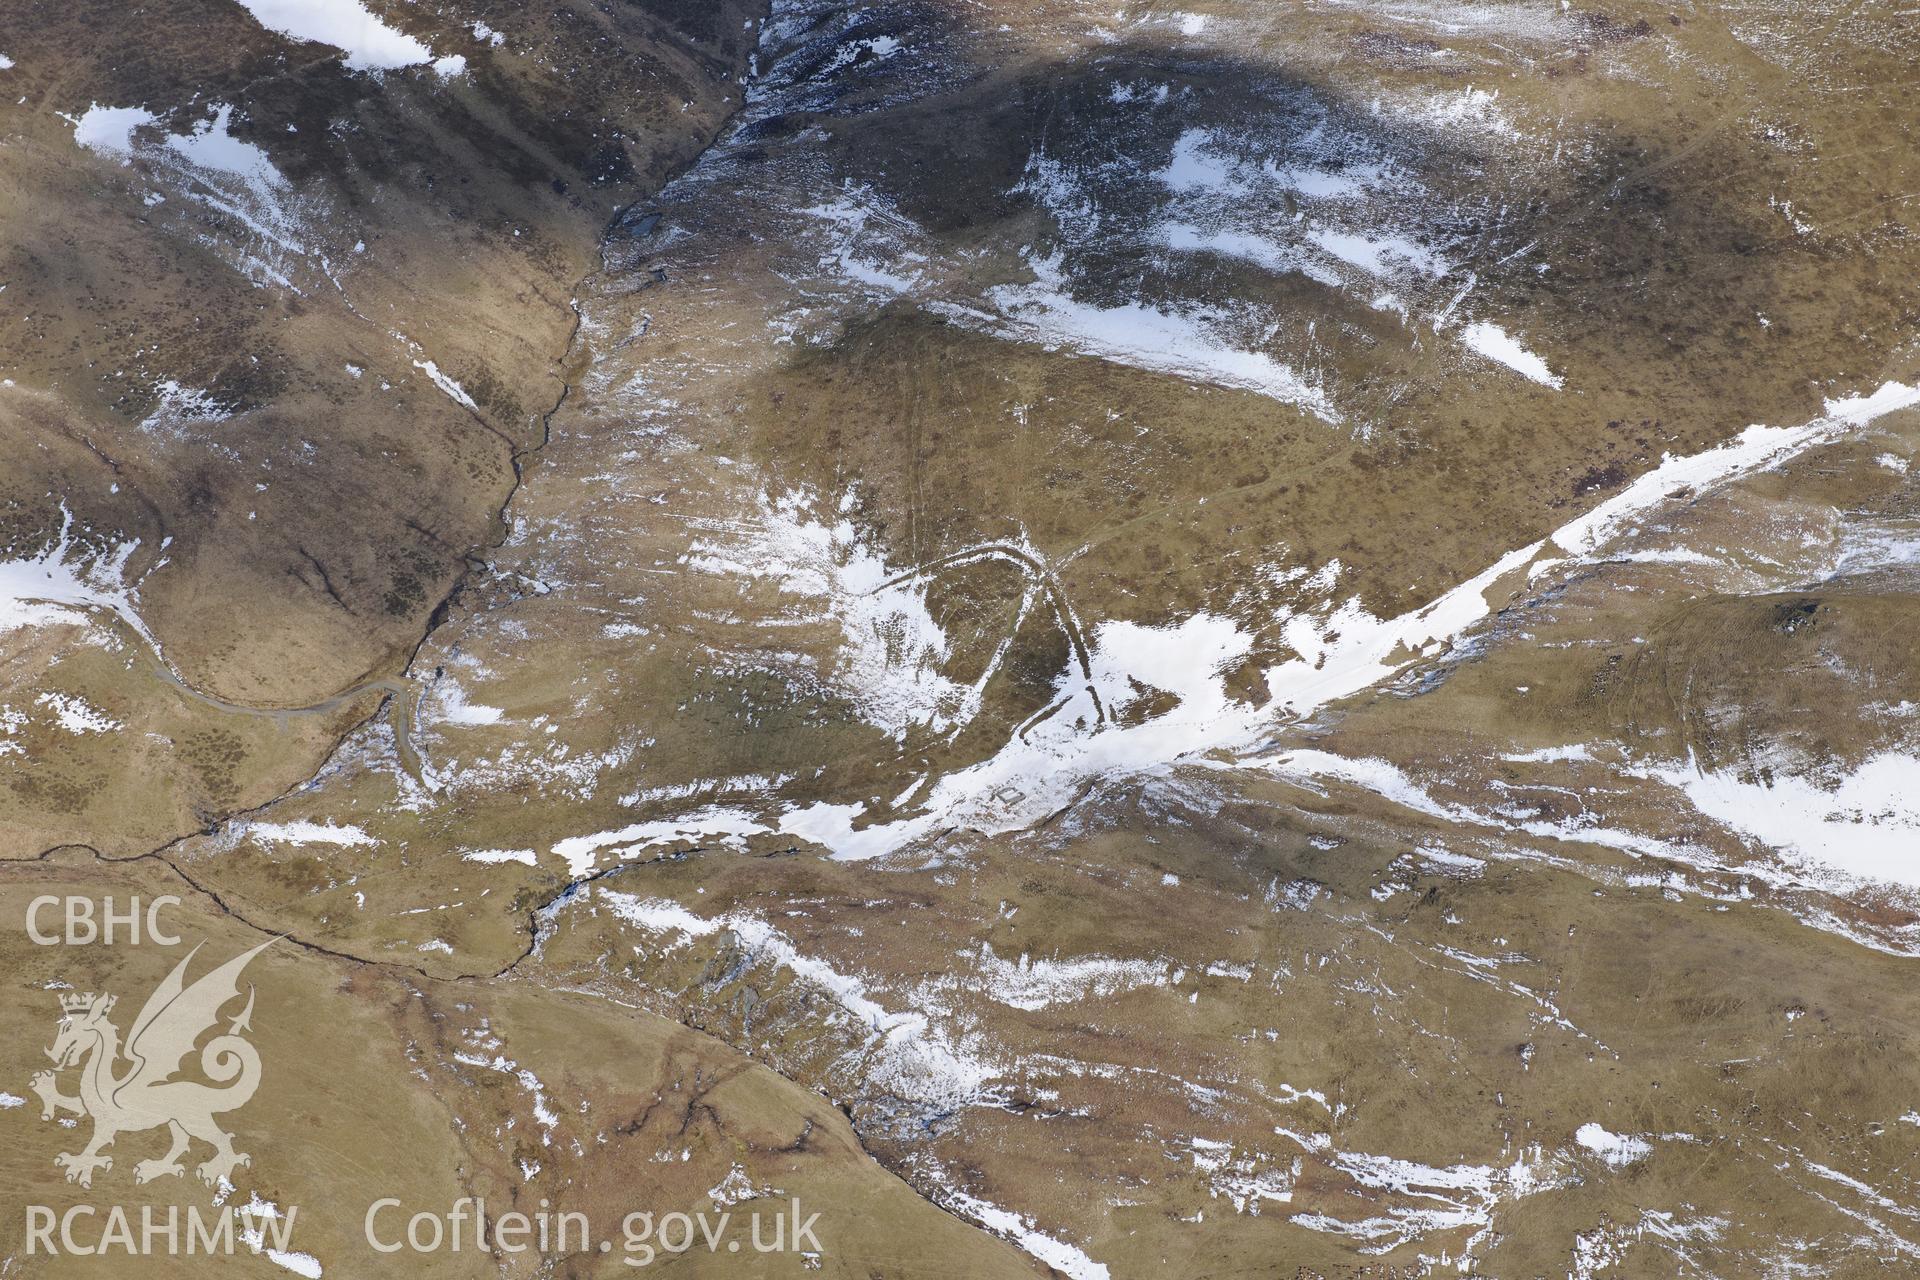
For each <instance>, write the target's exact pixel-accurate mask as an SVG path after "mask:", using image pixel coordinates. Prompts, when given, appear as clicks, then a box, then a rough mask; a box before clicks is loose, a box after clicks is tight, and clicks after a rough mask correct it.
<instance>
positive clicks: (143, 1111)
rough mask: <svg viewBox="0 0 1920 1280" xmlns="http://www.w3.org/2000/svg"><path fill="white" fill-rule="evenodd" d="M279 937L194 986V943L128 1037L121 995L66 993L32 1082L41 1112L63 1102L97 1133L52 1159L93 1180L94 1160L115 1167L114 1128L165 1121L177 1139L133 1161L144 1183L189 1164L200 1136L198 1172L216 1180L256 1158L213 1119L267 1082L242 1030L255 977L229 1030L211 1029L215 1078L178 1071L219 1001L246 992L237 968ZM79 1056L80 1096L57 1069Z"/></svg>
mask: <svg viewBox="0 0 1920 1280" xmlns="http://www.w3.org/2000/svg"><path fill="white" fill-rule="evenodd" d="M275 941H276V940H275V939H271V938H270V939H268V940H267V941H266V942H263V943H261V944H260V945H259V946H257V947H255V948H254V949H253V950H251V951H248V952H245V953H243V954H241V955H239V956H236V957H234V958H233V959H232V960H229V961H227V962H226V963H225V964H223V965H221V966H220V967H219V968H218V969H215V970H214V971H213V972H211V973H208V974H205V975H203V976H202V977H201V978H200V979H199V980H198V981H196V982H195V983H194V984H193V985H192V986H187V985H186V972H187V965H188V963H189V962H191V961H192V959H193V957H194V955H195V954H196V953H197V952H198V951H199V950H200V948H199V947H197V946H196V947H195V948H194V949H193V951H190V952H188V953H187V957H186V959H184V960H182V961H181V962H180V963H179V964H177V965H175V966H174V967H173V972H172V973H169V974H168V975H167V976H166V978H165V980H164V981H162V982H161V983H160V985H159V986H158V987H156V988H155V989H154V992H153V994H152V995H150V996H148V997H147V1002H146V1004H144V1005H142V1006H141V1008H140V1014H139V1016H138V1017H136V1018H135V1019H134V1020H133V1025H132V1027H131V1028H129V1029H128V1031H127V1039H126V1044H125V1045H124V1047H123V1046H122V1045H121V1042H120V1030H119V1028H118V1027H116V1026H115V1025H114V1024H113V1023H112V1022H110V1021H108V1020H107V1015H108V1014H109V1013H112V1012H113V1006H114V1000H115V997H113V996H111V995H107V994H104V993H102V994H98V995H96V994H94V993H92V992H88V993H87V994H85V995H81V994H78V993H75V994H69V995H62V996H61V997H60V1026H59V1030H58V1032H57V1033H56V1034H55V1036H54V1039H53V1047H52V1048H50V1049H48V1050H47V1056H48V1057H49V1058H52V1059H53V1063H54V1069H53V1070H52V1071H41V1072H38V1073H36V1074H35V1075H34V1077H33V1079H32V1080H31V1081H29V1084H30V1086H31V1088H32V1089H33V1091H34V1092H35V1093H36V1094H38V1095H40V1118H41V1119H43V1120H51V1119H52V1118H53V1117H54V1115H55V1114H56V1113H58V1112H62V1111H70V1112H72V1113H74V1114H75V1115H81V1116H92V1117H93V1139H92V1141H90V1142H88V1143H87V1146H86V1149H85V1150H84V1151H81V1152H79V1153H78V1154H69V1155H57V1156H55V1157H54V1158H53V1162H54V1164H55V1165H57V1166H59V1167H60V1168H62V1169H65V1170H66V1171H67V1181H68V1182H77V1183H79V1184H80V1185H81V1186H83V1187H91V1186H92V1185H93V1172H94V1170H96V1169H112V1168H113V1157H112V1156H107V1155H102V1154H101V1151H102V1150H103V1149H105V1148H106V1147H109V1146H112V1145H113V1140H114V1139H115V1138H116V1137H118V1136H119V1135H121V1134H123V1133H138V1132H140V1131H141V1130H143V1129H156V1128H159V1127H160V1126H161V1125H165V1126H166V1127H167V1131H168V1133H169V1134H171V1135H172V1138H173V1145H172V1147H170V1148H169V1149H168V1151H167V1153H166V1155H164V1156H162V1157H160V1158H159V1159H158V1160H142V1161H140V1162H139V1163H138V1164H136V1165H134V1167H133V1180H134V1181H135V1182H137V1183H144V1182H151V1181H153V1180H154V1179H155V1178H164V1177H167V1176H168V1175H179V1174H182V1173H184V1172H185V1170H184V1169H183V1168H182V1166H181V1164H180V1157H181V1156H183V1155H185V1154H187V1150H188V1148H189V1146H190V1145H191V1143H192V1141H193V1140H194V1139H198V1140H199V1141H201V1142H204V1143H207V1144H208V1145H210V1146H211V1147H212V1148H213V1156H212V1158H211V1159H209V1160H206V1161H204V1162H203V1163H201V1164H200V1165H198V1166H197V1167H196V1169H195V1172H196V1173H198V1174H199V1176H200V1181H202V1182H204V1183H206V1184H207V1185H208V1186H210V1187H217V1186H218V1185H219V1184H220V1183H221V1181H222V1180H224V1179H226V1178H227V1177H229V1176H230V1175H231V1174H232V1173H233V1170H234V1168H235V1166H237V1165H243V1164H251V1163H252V1161H251V1159H250V1158H249V1157H248V1156H245V1155H243V1154H241V1153H240V1152H238V1151H235V1150H234V1149H233V1136H232V1135H231V1134H229V1133H227V1132H226V1131H225V1130H223V1129H221V1127H220V1126H219V1125H217V1124H215V1123H214V1120H213V1118H214V1116H215V1115H218V1114H220V1113H222V1112H227V1111H233V1110H235V1109H237V1108H239V1107H243V1106H245V1105H246V1103H247V1100H248V1099H249V1098H251V1097H253V1093H254V1090H255V1089H257V1088H259V1087H260V1054H259V1051H258V1050H256V1049H255V1048H254V1047H253V1046H252V1045H251V1044H249V1043H247V1041H246V1040H244V1039H242V1038H241V1033H242V1032H243V1031H249V1030H251V1029H252V1026H251V1023H250V1019H251V1018H252V1017H253V988H252V986H251V985H249V986H248V988H247V1004H246V1007H245V1008H244V1009H242V1010H241V1011H240V1013H239V1015H238V1016H236V1017H235V1018H233V1019H232V1020H231V1021H230V1022H229V1023H228V1026H227V1030H226V1032H225V1033H224V1034H221V1035H216V1036H214V1037H213V1038H212V1039H211V1040H209V1041H207V1043H206V1045H205V1047H203V1048H202V1049H201V1050H200V1070H201V1072H202V1073H203V1074H204V1075H205V1076H206V1078H207V1079H209V1080H211V1081H213V1082H214V1083H213V1084H211V1085H208V1084H203V1083H201V1082H200V1081H198V1080H177V1079H175V1078H174V1077H175V1076H176V1075H178V1074H179V1072H180V1070H181V1068H182V1067H183V1066H184V1065H185V1063H186V1059H187V1055H189V1054H191V1053H192V1052H193V1050H194V1046H195V1044H196V1043H197V1042H198V1041H199V1039H200V1037H201V1036H202V1035H203V1034H204V1033H206V1032H207V1031H209V1030H211V1029H213V1028H214V1027H215V1025H216V1024H217V1023H218V1022H219V1020H220V1010H221V1009H222V1007H224V1006H225V1005H226V1004H227V1003H228V1002H229V1001H231V1000H234V999H237V998H238V997H239V995H240V985H239V979H240V971H241V970H242V969H244V968H246V967H247V962H248V961H249V960H252V959H253V958H254V957H255V956H257V955H259V954H260V953H261V952H262V951H264V950H266V949H267V948H268V947H270V946H272V945H273V943H274V942H275ZM123 1058H124V1059H125V1061H126V1065H125V1067H124V1068H123V1067H122V1066H121V1065H120V1064H121V1060H122V1059H123ZM72 1066H79V1067H80V1094H79V1096H78V1097H68V1096H67V1095H65V1094H63V1093H61V1092H60V1086H59V1083H58V1080H57V1078H56V1077H57V1074H58V1073H59V1072H61V1071H65V1070H66V1069H67V1068H68V1067H72Z"/></svg>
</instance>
